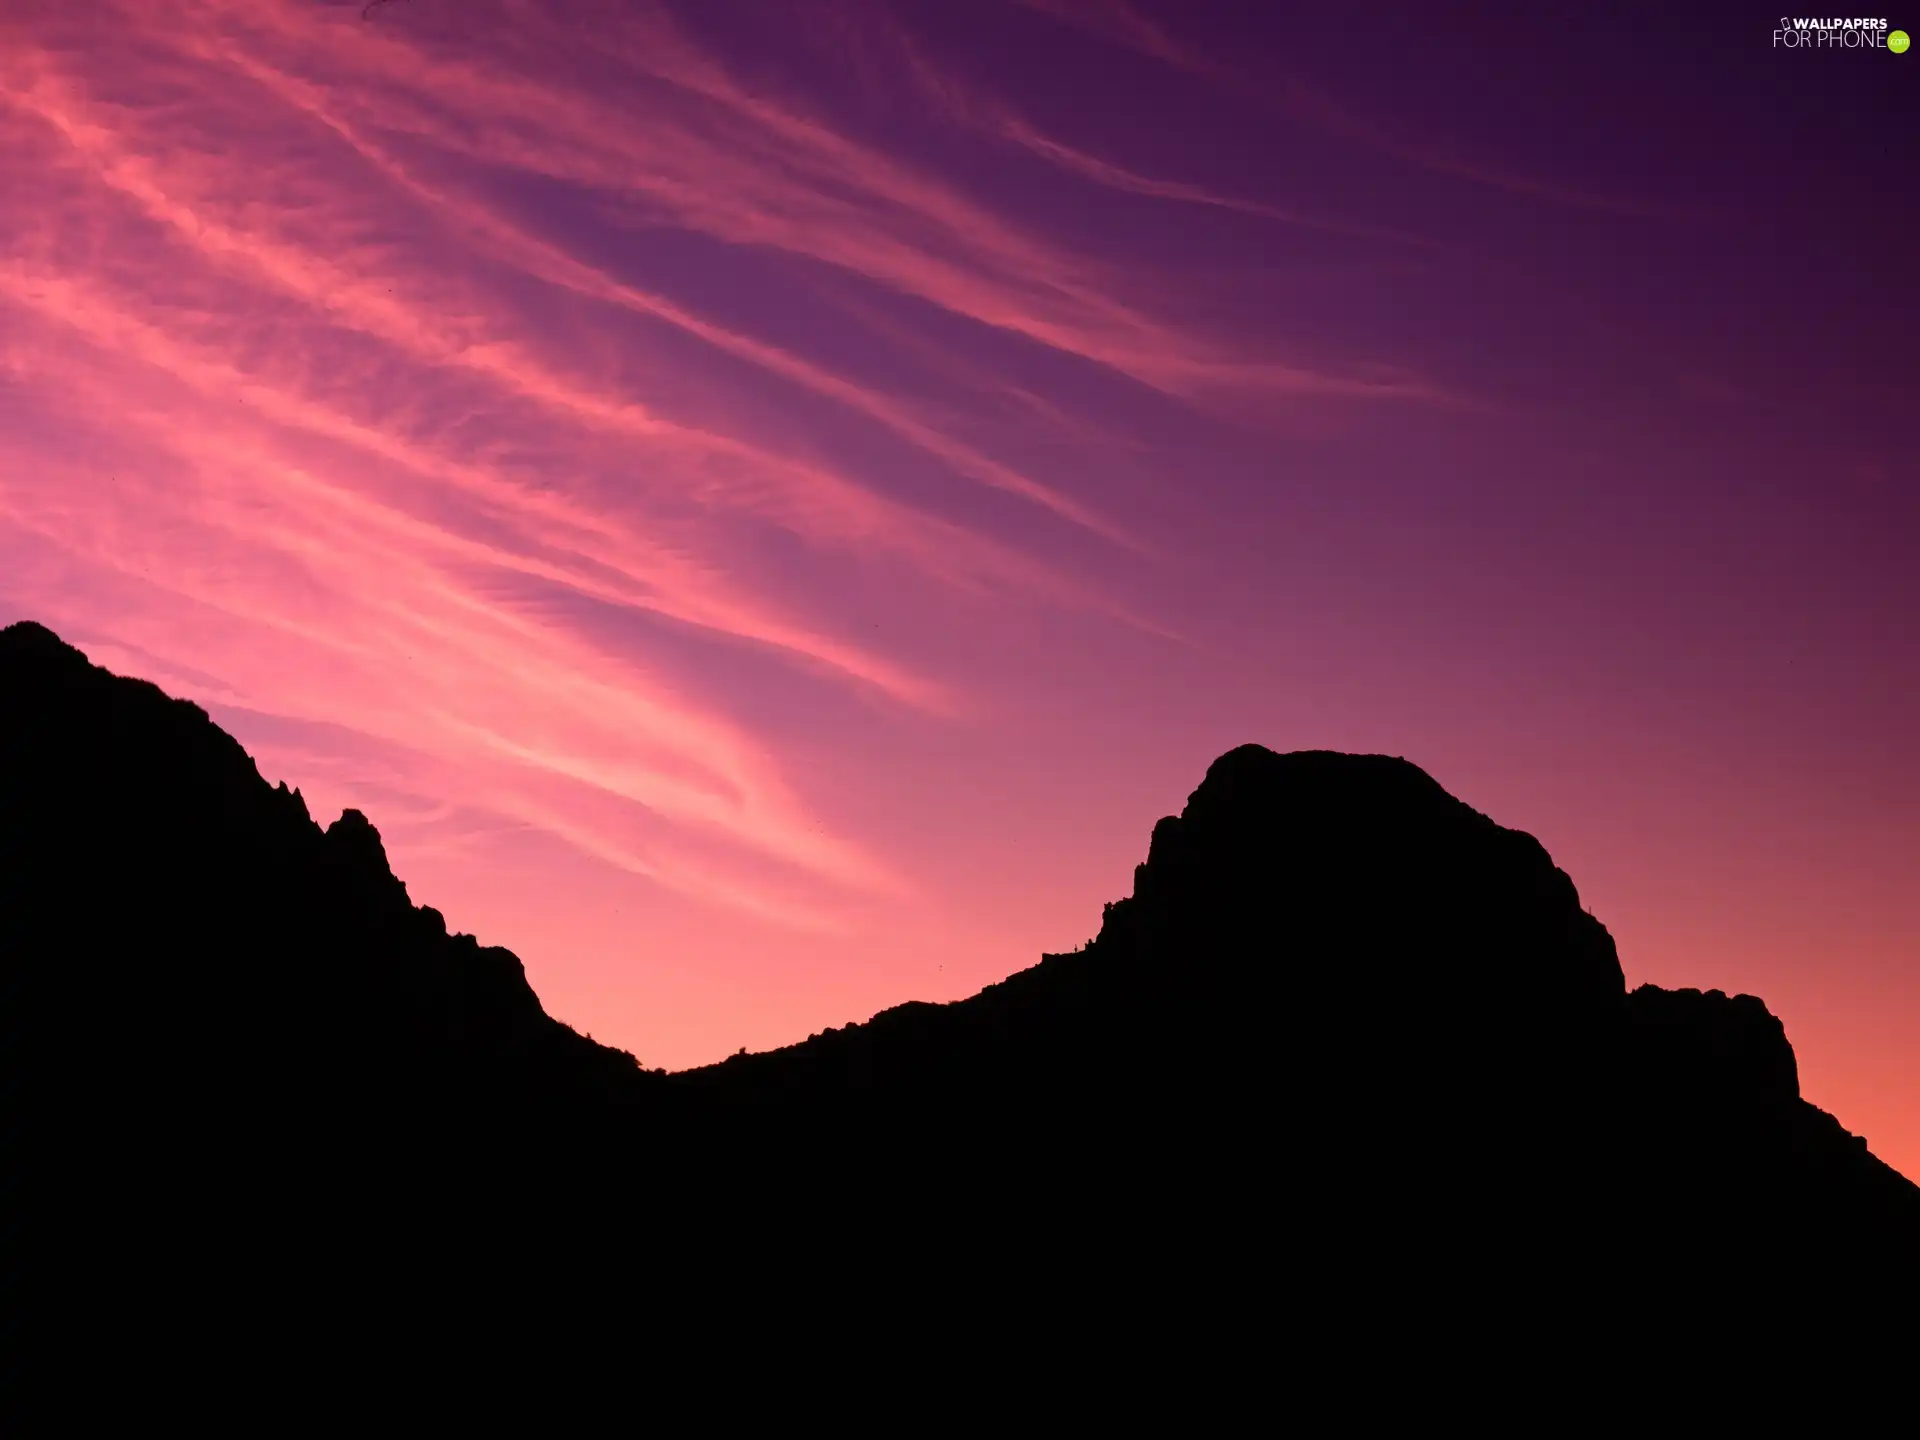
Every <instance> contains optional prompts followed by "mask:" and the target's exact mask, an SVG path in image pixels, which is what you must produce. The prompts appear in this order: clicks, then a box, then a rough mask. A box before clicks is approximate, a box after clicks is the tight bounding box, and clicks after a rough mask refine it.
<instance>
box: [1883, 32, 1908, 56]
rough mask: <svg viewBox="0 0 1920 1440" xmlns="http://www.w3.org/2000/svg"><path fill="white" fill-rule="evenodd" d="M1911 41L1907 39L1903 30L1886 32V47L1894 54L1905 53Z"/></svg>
mask: <svg viewBox="0 0 1920 1440" xmlns="http://www.w3.org/2000/svg"><path fill="white" fill-rule="evenodd" d="M1912 43H1913V42H1912V41H1911V40H1909V39H1907V32H1906V31H1904V30H1889V31H1888V32H1887V49H1889V50H1891V51H1893V53H1894V54H1896V55H1904V54H1906V53H1907V46H1909V45H1911V44H1912Z"/></svg>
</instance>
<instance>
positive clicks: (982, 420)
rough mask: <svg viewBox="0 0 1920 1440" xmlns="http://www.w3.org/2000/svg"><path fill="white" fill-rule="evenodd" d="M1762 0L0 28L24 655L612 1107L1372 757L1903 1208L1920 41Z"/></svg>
mask: <svg viewBox="0 0 1920 1440" xmlns="http://www.w3.org/2000/svg"><path fill="white" fill-rule="evenodd" d="M1683 8H1684V9H1687V10H1688V11H1689V13H1687V14H1676V13H1674V12H1676V11H1678V10H1681V9H1683ZM1777 9H1778V7H1777V6H1775V7H1773V8H1772V9H1763V8H1761V7H1760V6H1757V5H1753V6H1744V7H1743V6H1737V5H1734V6H1720V7H1716V8H1711V9H1710V8H1706V7H1673V6H1651V5H1649V6H1640V5H1633V4H1626V5H1607V6H1597V5H1596V6H1592V7H1589V9H1588V11H1587V13H1586V15H1585V17H1584V18H1582V17H1580V16H1575V17H1574V18H1571V19H1570V18H1568V17H1567V16H1566V15H1564V14H1554V15H1552V16H1548V15H1546V14H1545V13H1544V11H1543V10H1542V7H1538V6H1523V5H1515V6H1512V7H1505V8H1501V7H1491V8H1490V7H1485V6H1474V7H1464V6H1463V7H1437V6H1433V5H1425V4H1422V5H1413V4H1409V5H1405V6H1398V7H1396V6H1387V5H1365V4H1354V5H1339V6H1318V7H1290V6H1280V5H1252V4H1227V3H1214V0H1182V3H1177V4H1168V5H1151V4H1147V3H1144V0H1142V3H1138V4H1128V3H1122V0H1025V3H1013V0H969V3H967V4H964V5H960V4H952V3H940V0H900V3H886V0H792V3H771V0H765V3H740V0H699V3H697V4H696V3H689V4H685V5H681V6H672V5H664V4H663V5H655V4H649V3H639V0H636V3H611V0H573V3H562V0H545V3H541V0H386V3H382V4H377V5H374V6H372V7H370V8H365V9H363V7H362V5H361V4H359V3H355V4H339V3H326V0H168V3H167V4H165V5H154V4H152V3H150V0H93V3H89V4H87V5H84V6H82V5H72V4H65V3H55V0H9V3H8V4H7V5H6V6H5V7H4V10H0V621H11V620H14V619H20V618H34V619H38V620H40V621H42V622H44V623H46V624H48V625H50V626H52V627H53V628H54V629H55V630H57V631H58V632H60V633H61V634H62V635H63V636H65V637H66V638H67V639H68V640H70V641H72V642H73V643H75V644H77V645H79V646H80V647H81V648H83V649H84V650H86V651H87V652H88V654H89V655H90V656H92V658H93V659H94V660H95V661H96V662H99V663H102V664H106V665H108V666H109V667H111V668H114V669H116V670H120V671H122V672H124V673H133V674H138V675H141V676H144V677H147V678H150V679H153V680H155V681H157V682H158V683H160V684H162V685H163V686H165V687H166V688H168V689H169V690H171V691H172V692H174V693H176V694H182V695H186V696H189V697H191V698H192V699H194V700H196V701H198V702H199V703H201V704H203V705H204V706H206V708H207V709H208V710H209V712H210V713H211V714H212V715H213V716H214V718H215V719H216V720H218V721H219V723H221V724H222V725H223V726H225V727H226V728H227V729H228V730H230V731H231V732H232V733H233V734H234V735H236V736H237V737H238V738H239V739H240V740H241V741H242V742H243V743H244V744H245V745H246V746H247V747H248V749H249V750H250V751H251V752H252V753H253V754H254V755H255V756H256V757H257V758H258V760H259V762H260V767H261V770H262V772H263V773H264V774H265V775H266V776H267V777H268V778H269V779H271V780H276V781H277V780H282V779H284V780H286V781H287V782H288V783H290V784H293V785H297V786H298V787H300V788H301V790H302V791H303V792H304V794H305V795H306V796H307V798H308V801H309V804H310V806H311V807H312V809H313V810H314V812H315V814H316V816H317V817H318V818H319V819H320V820H321V821H322V822H323V823H324V822H325V821H327V820H328V819H330V818H332V816H333V815H335V814H337V813H338V811H339V810H340V809H341V808H343V807H345V806H349V805H351V806H356V807H359V808H361V809H363V810H365V811H366V812H367V814H368V815H369V816H370V817H371V818H372V819H373V821H374V823H375V824H376V825H377V826H378V827H379V828H380V830H381V832H382V834H383V836H384V837H385V838H386V842H387V847H388V851H389V854H390V856H391V857H392V860H393V863H394V866H395V869H396V871H397V872H398V873H399V874H400V875H401V877H402V878H403V879H405V880H406V881H407V882H408V884H409V887H410V890H411V892H412V894H413V896H414V898H415V900H416V901H418V902H420V903H424V904H432V905H435V906H438V907H439V908H440V909H442V910H443V911H444V912H445V913H446V914H447V916H448V918H449V921H450V923H451V924H452V925H453V926H454V927H456V928H458V929H464V930H469V931H472V932H474V933H476V934H478V935H479V936H480V937H481V938H482V940H483V941H485V942H487V943H495V944H504V945H508V946H510V947H511V948H513V949H514V950H515V951H516V952H517V953H518V954H519V955H520V956H521V957H522V958H523V960H524V961H525V962H526V966H527V970H528V974H529V977H530V979H531V980H532V982H533V984H534V986H535V988H536V989H537V990H538V991H539V993H540V995H541V997H542V999H543V1000H544V1002H545V1004H546V1006H547V1008H548V1010H549V1011H550V1012H551V1013H553V1014H555V1015H557V1016H559V1017H560V1018H561V1019H564V1020H566V1021H568V1022H569V1023H571V1024H573V1025H574V1026H576V1027H577V1028H579V1029H581V1030H583V1031H586V1032H588V1033H590V1034H592V1035H594V1036H595V1037H596V1038H598V1039H600V1040H603V1041H606V1042H609V1043H612V1044H616V1045H620V1046H622V1047H624V1048H627V1049H630V1050H632V1051H633V1052H634V1053H635V1054H636V1055H638V1056H639V1057H640V1059H641V1060H642V1062H643V1063H645V1064H647V1065H649V1066H655V1065H659V1066H667V1067H674V1068H677V1067H682V1066H687V1065H692V1064H698V1063H704V1062H708V1061H711V1060H715V1059H718V1058H719V1057H721V1056H723V1055H726V1054H729V1053H732V1052H733V1051H735V1050H737V1049H740V1048H742V1047H745V1048H748V1049H762V1048H767V1047H771V1046H774V1045H779V1044H784V1043H790V1042H792V1041H794V1040H797V1039H800V1038H803V1037H804V1036H806V1035H808V1034H809V1033H811V1032H814V1031H817V1030H820V1029H823V1028H825V1027H826V1026H829V1025H836V1024H842V1023H845V1022H847V1021H849V1020H857V1019H863V1018H865V1017H866V1016H868V1015H870V1014H872V1013H873V1012H875V1011H876V1010H879V1009H881V1008H884V1007H885V1006H887V1005H891V1004H896V1003H899V1002H901V1001H904V1000H908V999H923V1000H943V999H953V998H958V997H960V996H963V995H966V994H968V993H971V992H972V991H973V990H975V989H977V988H979V987H980V986H981V985H983V984H986V983H989V982H991V981H994V980H997V979H999V978H1002V977H1004V976H1005V975H1007V974H1008V973H1010V972H1012V971H1014V970H1017V969H1020V968H1023V967H1024V966H1026V965H1029V964H1031V963H1033V961H1034V960H1035V959H1037V957H1038V956H1039V955H1040V954H1041V953H1042V952H1045V951H1060V950H1067V949H1072V948H1074V947H1075V946H1077V945H1078V944H1080V943H1082V942H1084V941H1085V940H1087V939H1088V938H1089V937H1090V936H1091V935H1093V934H1094V933H1095V931H1096V930H1097V929H1098V926H1099V922H1100V909H1101V905H1102V903H1103V902H1105V901H1108V900H1113V899H1117V898H1119V897H1120V896H1122V895H1124V894H1126V893H1127V892H1128V890H1129V889H1130V886H1131V875H1132V866H1133V865H1134V864H1135V863H1137V862H1138V861H1139V860H1141V859H1142V858H1144V855H1145V850H1146V844H1147V838H1148V834H1149V832H1150V830H1151V827H1152V824H1153V821H1154V820H1155V819H1156V818H1157V817H1159V816H1160V815H1163V814H1167V813H1171V812H1174V811H1177V810H1178V809H1179V808H1180V807H1181V805H1182V804H1183V803H1184V800H1185V797H1186V795H1187V794H1188V792H1189V791H1191V790H1192V789H1193V787H1194V786H1195V785H1196V784H1198V782H1199V780H1200V778H1201V776H1202V775H1203V774H1204V773H1205V770H1206V767H1207V764H1208V762H1209V761H1210V760H1212V758H1213V757H1214V756H1216V755H1218V754H1219V753H1221V752H1222V751H1224V750H1226V749H1229V748H1231V747H1233V746H1235V745H1238V744H1241V743H1245V742H1249V741H1255V742H1259V743H1261V744H1265V745H1268V746H1270V747H1272V748H1275V749H1279V750H1289V749H1306V748H1331V749H1340V750H1351V751H1368V752H1384V753H1387V754H1393V755H1404V756H1406V757H1407V758H1408V759H1410V760H1413V761H1414V762H1415V763H1417V764H1419V765H1421V766H1422V767H1423V768H1425V769H1426V770H1427V771H1428V772H1429V773H1431V774H1432V775H1433V776H1434V777H1435V778H1436V779H1438V780H1439V781H1440V783H1441V784H1443V785H1444V786H1446V787H1447V788H1448V789H1449V790H1450V791H1452V792H1453V793H1454V794H1455V795H1458V796H1459V797H1461V798H1462V799H1464V800H1466V801H1468V802H1469V803H1470V804H1472V805H1474V806H1475V807H1476V808H1478V809H1480V810H1482V811H1485V812H1486V813H1488V814H1490V815H1492V816H1493V817H1494V818H1495V819H1497V820H1499V821H1500V822H1501V823H1503V824H1506V825H1509V826H1513V827H1515V828H1518V829H1523V830H1526V831H1529V832H1531V833H1533V834H1534V835H1536V836H1538V837H1539V839H1540V840H1541V841H1542V843H1543V844H1545V845H1546V847H1547V848H1548V850H1549V851H1550V852H1551V853H1552V854H1553V856H1554V857H1555V859H1556V861H1557V862H1558V863H1559V864H1560V865H1561V866H1562V867H1563V868H1564V869H1566V870H1567V871H1568V872H1569V873H1570V874H1571V875H1572V876H1573V877H1574V879H1575V881H1576V883H1577V884H1578V886H1579V888H1580V891H1581V895H1582V899H1583V902H1584V903H1585V904H1586V905H1587V906H1588V907H1589V908H1590V909H1592V910H1593V911H1594V913H1596V914H1597V915H1598V916H1599V917H1600V918H1601V919H1602V920H1603V921H1604V922H1605V923H1606V924H1607V926H1608V928H1609V929H1610V930H1611V931H1612V933H1613V935H1614V936H1615V938H1616V940H1617V942H1618V944H1619V947H1620V953H1621V959H1622V962H1623V964H1624V966H1625V969H1626V973H1627V977H1628V981H1629V983H1631V984H1638V983H1641V982H1647V981H1651V982H1655V983H1658V984H1663V985H1669V986H1672V985H1692V986H1697V987H1700V988H1720V989H1724V990H1727V991H1729V992H1738V991H1748V992H1752V993H1756V994H1759V995H1761V996H1763V997H1764V998H1765V999H1766V1000H1767V1002H1768V1003H1769V1005H1770V1006H1771V1007H1772V1008H1773V1010H1774V1011H1775V1013H1776V1014H1778V1015H1780V1016H1781V1017H1782V1019H1783V1020H1784V1022H1785V1024H1786V1028H1787V1033H1788V1035H1789V1037H1790V1038H1791V1040H1792V1041H1793V1043H1794V1045H1795V1048H1796V1050H1797V1052H1798V1056H1799V1063H1800V1073H1801V1077H1802V1087H1803V1092H1804V1093H1805V1094H1806V1095H1807V1096H1808V1098H1810V1099H1812V1100H1813V1101H1815V1102H1816V1103H1818V1104H1820V1105H1822V1106H1824V1107H1826V1108H1828V1109H1830V1110H1832V1111H1834V1112H1835V1113H1836V1114H1837V1115H1838V1116H1839V1117H1840V1118H1841V1120H1842V1121H1843V1122H1844V1123H1845V1124H1847V1125H1848V1126H1849V1128H1851V1129H1853V1130H1855V1131H1857V1132H1860V1133H1863V1134H1864V1135H1866V1137H1867V1138H1868V1141H1869V1143H1870V1144H1871V1145H1872V1147H1873V1149H1874V1150H1875V1152H1876V1153H1877V1154H1880V1155H1881V1156H1883V1157H1884V1158H1886V1159H1887V1160H1889V1161H1890V1162H1891V1163H1893V1164H1895V1165H1896V1166H1898V1167H1900V1168H1901V1169H1903V1170H1904V1171H1905V1172H1906V1173H1908V1174H1909V1175H1913V1176H1920V906H1916V903H1915V901H1916V897H1917V896H1920V757H1917V756H1916V745H1915V737H1916V736H1920V563H1916V557H1917V556H1920V439H1917V438H1916V435H1917V434H1920V431H1917V429H1916V424H1915V420H1916V416H1915V413H1914V412H1915V408H1916V407H1915V401H1916V399H1920V342H1916V339H1915V331H1914V324H1913V318H1914V309H1915V307H1914V299H1913V296H1914V285H1915V278H1916V269H1915V257H1916V256H1920V180H1916V177H1917V176H1920V53H1914V52H1909V53H1907V54H1904V55H1896V54H1893V53H1891V52H1890V51H1888V50H1886V49H1875V48H1859V47H1854V48H1839V47H1833V48H1819V49H1814V48H1791V49H1789V48H1782V47H1779V46H1776V45H1775V44H1774V43H1773V32H1774V30H1775V29H1777V28H1778V26H1779V24H1780V20H1779V17H1778V16H1777V14H1776V13H1775V11H1777ZM1889 18H1890V20H1891V23H1892V24H1893V25H1895V26H1898V25H1900V24H1901V22H1902V18H1903V17H1902V16H1900V15H1897V14H1895V15H1891V16H1890V17H1889ZM1904 18H1905V19H1906V21H1907V22H1909V23H1908V28H1910V29H1912V30H1914V31H1915V32H1916V33H1920V23H1916V22H1920V10H1916V11H1915V12H1914V13H1913V14H1911V15H1908V16H1906V17H1904Z"/></svg>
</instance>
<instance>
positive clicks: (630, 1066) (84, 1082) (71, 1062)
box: [0, 624, 639, 1131]
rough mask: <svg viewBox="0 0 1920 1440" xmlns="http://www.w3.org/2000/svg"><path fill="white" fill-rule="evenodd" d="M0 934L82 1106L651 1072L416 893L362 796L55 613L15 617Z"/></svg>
mask: <svg viewBox="0 0 1920 1440" xmlns="http://www.w3.org/2000/svg"><path fill="white" fill-rule="evenodd" d="M0 937H3V938H4V947H5V950H4V977H3V978H0V986H3V987H4V1005H5V1015H4V1019H0V1025H4V1027H5V1034H6V1037H7V1044H8V1047H9V1049H10V1050H12V1051H13V1052H14V1053H15V1055H16V1056H17V1057H21V1061H22V1063H25V1061H26V1060H27V1058H28V1057H31V1061H32V1063H33V1064H34V1065H35V1066H36V1067H37V1068H36V1070H35V1072H34V1073H35V1076H36V1082H35V1083H36V1084H38V1085H43V1086H50V1087H53V1090H54V1092H55V1093H58V1094H59V1095H61V1096H62V1097H63V1098H64V1100H65V1101H66V1102H67V1103H68V1105H69V1107H70V1112H69V1115H68V1123H71V1124H90V1123H101V1124H125V1123H129V1120H130V1117H133V1116H135V1115H144V1116H150V1115H152V1114H154V1113H161V1112H164V1113H166V1114H168V1115H169V1116H171V1117H173V1118H172V1119H171V1120H170V1121H169V1122H168V1123H169V1124H172V1125H181V1126H186V1127H188V1128H191V1129H198V1130H203V1131H216V1130H219V1129H220V1128H221V1127H223V1126H227V1127H239V1126H243V1125H253V1126H256V1128H257V1127H258V1125H259V1124H260V1121H259V1115H260V1113H261V1112H267V1113H270V1114H271V1115H272V1116H273V1117H274V1120H273V1122H272V1128H273V1129H274V1130H276V1131H278V1130H281V1129H284V1128H285V1127H286V1126H287V1125H289V1124H294V1123H295V1122H296V1121H298V1120H299V1119H300V1118H301V1117H303V1116H305V1117H309V1118H312V1117H318V1116H325V1117H326V1118H327V1119H328V1121H329V1122H330V1123H345V1124H351V1123H355V1121H354V1119H353V1117H355V1116H356V1115H358V1116H360V1117H361V1120H362V1121H364V1119H365V1117H366V1116H368V1115H376V1114H377V1115H382V1116H386V1115H391V1114H393V1113H395V1112H396V1111H399V1110H404V1109H406V1108H408V1107H410V1106H427V1107H440V1108H441V1109H442V1110H443V1111H444V1110H445V1109H446V1108H447V1107H452V1108H453V1109H454V1110H478V1111H481V1112H485V1111H487V1110H489V1109H492V1108H497V1107H501V1106H508V1107H518V1106H525V1105H528V1104H540V1105H550V1104H556V1103H558V1104H565V1103H569V1102H570V1100H571V1099H573V1098H576V1097H578V1096H581V1095H586V1094H593V1093H605V1092H607V1091H609V1090H610V1089H611V1090H612V1091H615V1092H618V1091H619V1090H620V1089H621V1088H622V1087H631V1086H632V1085H633V1084H635V1083H636V1081H635V1077H636V1076H637V1075H638V1073H639V1072H638V1070H637V1067H636V1065H635V1064H634V1062H633V1060H632V1058H631V1057H630V1056H627V1055H625V1054H623V1053H621V1052H618V1051H612V1050H608V1049H606V1048H605V1047H603V1046H599V1045H595V1044H594V1043H592V1042H591V1041H589V1040H587V1039H585V1038H584V1037H582V1036H579V1035H577V1034H575V1033H574V1032H573V1031H572V1030H570V1029H569V1028H567V1027H566V1026H564V1025H562V1024H560V1023H559V1022H558V1021H555V1020H553V1019H552V1018H550V1017H549V1016H547V1015H546V1014H545V1012H544V1011H543V1010H542V1009H541V1006H540V1002H539V999H538V998H537V997H536V996H535V995H534V993H533V991H532V989H531V988H530V987H529V986H528V984H527V982H526V977H525V974H524V972H523V970H522V968H521V965H520V962H519V960H518V959H517V958H516V957H514V956H513V955H512V954H510V953H509V952H507V951H505V950H501V949H497V948H492V947H482V946H480V945H479V944H478V943H477V942H476V941H475V939H474V937H472V936H470V935H449V934H448V933H447V929H446V924H445V921H444V920H443V918H442V917H441V916H440V914H439V913H438V912H437V911H434V910H431V909H419V908H416V907H415V906H414V905H413V904H412V903H411V901H410V900H409V899H408V896H407V890H406V886H405V885H404V884H403V883H402V882H401V881H399V880H398V879H396V878H395V877H394V875H393V874H392V871H391V870H390V869H389V867H388V864H387V858H386V853H385V850H384V849H383V847H382V845H381V843H380V837H379V834H378V832H376V831H375V829H374V828H373V826H372V825H371V824H370V823H369V822H368V821H367V819H366V817H365V816H364V815H362V814H360V813H359V812H358V811H353V810H349V811H347V812H346V813H345V814H344V815H342V816H341V817H340V818H339V819H338V820H336V821H334V822H333V824H332V825H331V826H329V827H328V828H327V829H326V830H324V831H323V830H321V829H320V827H319V826H318V825H316V824H315V823H314V822H313V820H312V818H311V817H310V816H309V815H308V813H307V808H306V804H305V802H304V800H303V798H302V797H301V795H300V794H299V792H298V791H289V790H288V789H287V788H286V786H285V785H284V784H283V785H280V786H278V787H275V786H271V785H269V784H267V782H266V781H264V780H263V779H261V777H260V774H259V772H258V770H257V769H256V768H255V766H254V763H253V761H252V760H251V759H250V758H249V757H248V755H247V754H246V752H245V751H244V750H243V749H242V748H241V747H240V746H239V745H238V744H237V743H236V742H235V741H234V740H233V739H232V738H231V737H230V736H228V735H227V734H225V733H224V732H223V731H221V730H220V729H219V728H218V727H217V726H216V725H214V724H213V722H212V721H211V720H210V719H208V717H207V715H206V714H205V712H204V711H202V710H200V709H199V708H198V707H197V706H195V705H192V704H190V703H188V702H186V701H182V700H174V699H170V698H168V697H167V696H166V695H164V694H163V693H161V691H160V690H159V689H157V688H156V687H154V686H152V685H149V684H146V683H144V682H140V681H135V680H127V679H122V678H119V677H117V676H113V675H110V674H108V673H107V672H106V671H104V670H101V669H98V668H96V667H94V666H92V665H90V664H89V663H88V662H87V660H86V658H85V657H84V656H83V655H81V654H80V653H79V652H78V651H76V650H73V649H72V648H70V647H68V646H66V645H65V644H63V643H62V642H61V641H60V640H59V639H58V638H57V637H56V636H54V635H53V634H52V633H51V632H49V631H47V630H45V629H44V628H42V627H40V626H38V625H33V624H19V625H13V626H10V627H8V628H7V629H6V630H5V631H0ZM141 1123H145V1122H144V1121H143V1122H141Z"/></svg>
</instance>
